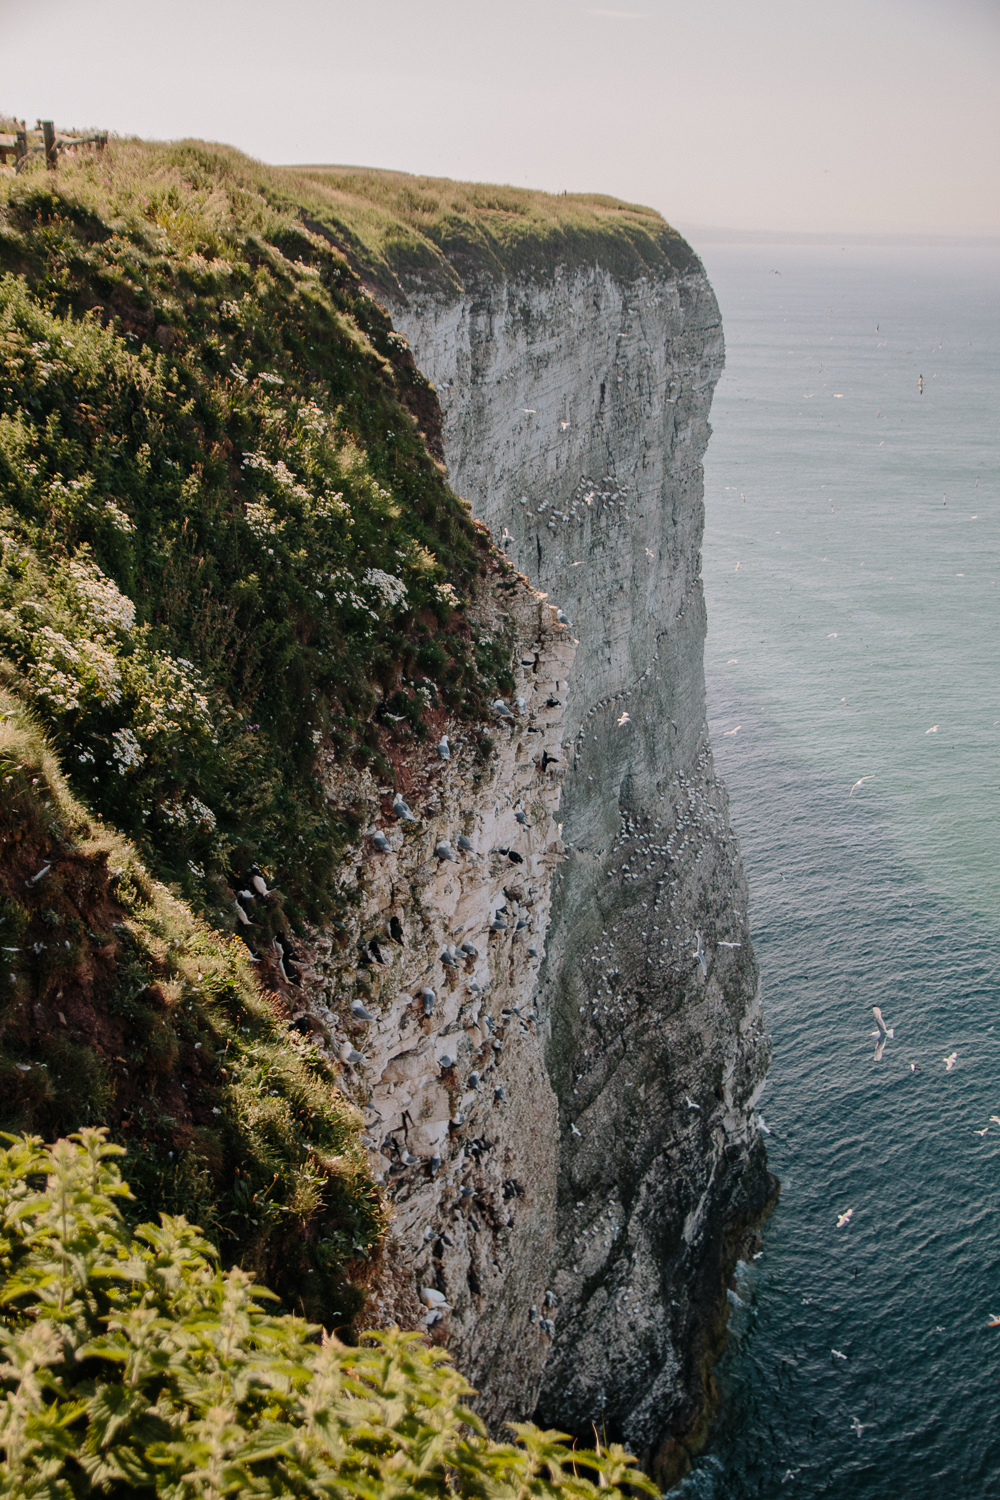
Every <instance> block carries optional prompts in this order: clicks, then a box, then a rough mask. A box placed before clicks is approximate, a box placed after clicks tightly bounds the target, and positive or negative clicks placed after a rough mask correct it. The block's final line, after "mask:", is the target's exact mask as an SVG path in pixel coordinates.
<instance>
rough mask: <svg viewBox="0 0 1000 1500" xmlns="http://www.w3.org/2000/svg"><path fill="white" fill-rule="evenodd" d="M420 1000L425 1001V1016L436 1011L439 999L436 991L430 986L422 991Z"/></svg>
mask: <svg viewBox="0 0 1000 1500" xmlns="http://www.w3.org/2000/svg"><path fill="white" fill-rule="evenodd" d="M420 999H421V1000H422V1001H423V1006H424V1015H425V1016H429V1015H430V1013H431V1011H432V1010H433V1009H434V1002H435V1000H436V999H437V995H435V993H434V991H433V990H432V989H431V988H430V986H428V987H427V988H425V989H422V990H421V991H420Z"/></svg>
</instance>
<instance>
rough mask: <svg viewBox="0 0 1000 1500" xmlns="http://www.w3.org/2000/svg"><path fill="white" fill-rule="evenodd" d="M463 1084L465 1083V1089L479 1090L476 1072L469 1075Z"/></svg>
mask: <svg viewBox="0 0 1000 1500" xmlns="http://www.w3.org/2000/svg"><path fill="white" fill-rule="evenodd" d="M465 1083H466V1088H470V1089H478V1088H479V1074H478V1073H477V1072H475V1071H473V1072H472V1073H470V1074H469V1076H468V1078H467V1079H466V1080H465Z"/></svg>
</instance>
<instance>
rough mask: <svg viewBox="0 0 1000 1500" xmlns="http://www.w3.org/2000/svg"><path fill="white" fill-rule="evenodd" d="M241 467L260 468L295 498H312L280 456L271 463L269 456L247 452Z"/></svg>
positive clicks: (305, 499)
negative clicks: (276, 460) (275, 461)
mask: <svg viewBox="0 0 1000 1500" xmlns="http://www.w3.org/2000/svg"><path fill="white" fill-rule="evenodd" d="M243 467H244V469H260V470H261V472H262V473H264V474H270V476H271V478H272V479H276V480H277V481H278V483H279V484H280V485H281V488H282V489H283V490H286V491H287V492H288V494H289V495H292V496H294V498H295V499H296V500H303V501H307V500H310V499H311V498H312V497H311V495H310V494H309V491H308V490H307V489H306V487H305V485H304V484H299V482H298V480H297V479H296V478H295V475H294V474H293V473H292V471H291V469H290V468H289V467H288V465H287V464H286V463H283V462H282V460H281V459H280V458H279V459H278V462H277V463H272V462H271V460H270V459H269V458H265V457H264V455H263V453H248V454H247V456H246V458H245V459H244V460H243Z"/></svg>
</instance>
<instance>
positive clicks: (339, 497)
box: [313, 490, 351, 525]
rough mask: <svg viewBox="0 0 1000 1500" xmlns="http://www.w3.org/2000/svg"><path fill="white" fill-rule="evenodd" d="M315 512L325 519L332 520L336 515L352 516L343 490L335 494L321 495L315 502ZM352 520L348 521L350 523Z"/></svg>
mask: <svg viewBox="0 0 1000 1500" xmlns="http://www.w3.org/2000/svg"><path fill="white" fill-rule="evenodd" d="M313 513H314V514H315V515H317V516H320V517H322V519H323V520H324V521H331V520H333V518H334V517H335V516H348V517H350V514H351V510H350V506H349V505H348V504H347V502H346V501H345V499H344V496H343V492H342V491H341V490H338V491H337V493H336V494H335V495H319V496H318V497H317V499H316V500H315V501H314V502H313ZM349 524H350V521H348V525H349Z"/></svg>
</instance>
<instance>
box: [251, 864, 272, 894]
mask: <svg viewBox="0 0 1000 1500" xmlns="http://www.w3.org/2000/svg"><path fill="white" fill-rule="evenodd" d="M250 884H251V885H252V886H253V888H254V890H255V891H256V892H257V894H258V896H269V895H270V894H271V892H270V891H269V890H268V888H267V883H266V881H265V880H264V876H263V875H262V874H261V871H260V869H259V867H258V866H257V865H254V867H253V869H252V870H251V871H250Z"/></svg>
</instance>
